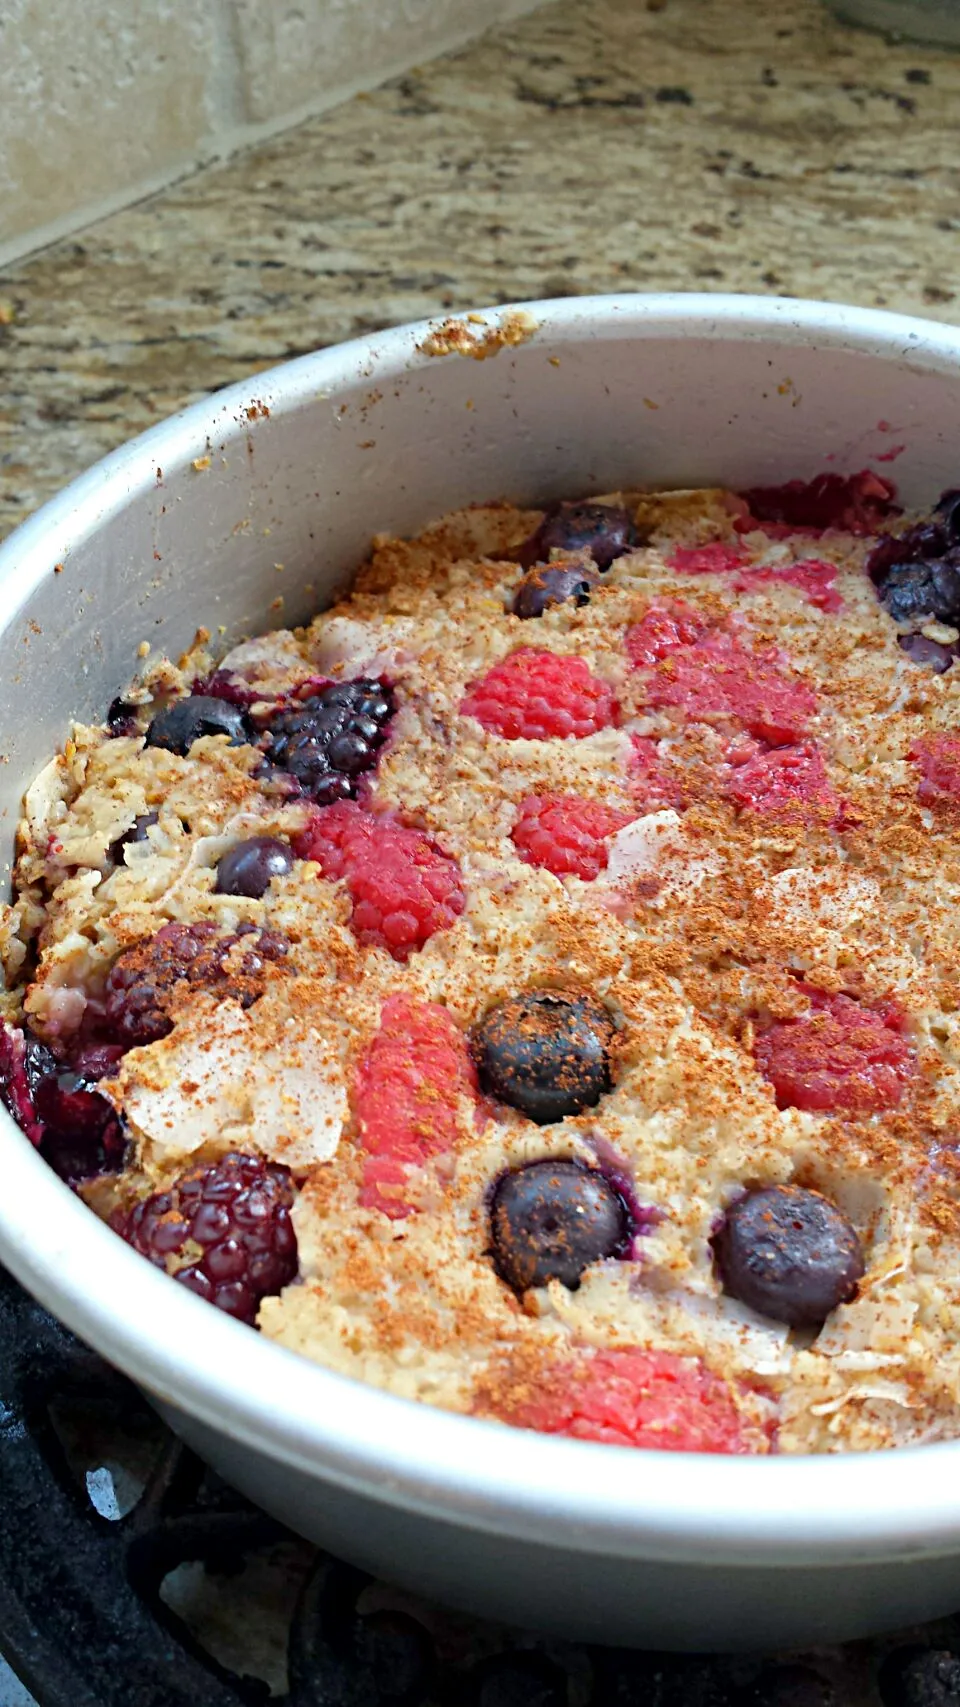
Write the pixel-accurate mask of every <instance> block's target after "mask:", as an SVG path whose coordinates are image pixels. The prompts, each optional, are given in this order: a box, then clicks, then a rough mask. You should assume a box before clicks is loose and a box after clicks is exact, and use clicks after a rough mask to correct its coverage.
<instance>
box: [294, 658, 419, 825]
mask: <svg viewBox="0 0 960 1707" xmlns="http://www.w3.org/2000/svg"><path fill="white" fill-rule="evenodd" d="M395 710H396V704H395V701H394V696H393V691H392V689H390V688H389V687H386V686H385V685H384V683H383V682H379V681H374V680H372V679H370V678H369V677H365V676H361V677H359V678H358V679H357V680H356V681H352V682H331V683H330V685H329V686H328V687H325V688H322V689H321V690H320V692H319V693H316V694H311V696H310V698H309V699H306V700H304V701H303V703H302V705H299V706H297V707H296V709H295V710H285V711H280V712H278V713H277V714H276V715H275V716H274V717H273V718H271V720H270V723H269V724H268V726H267V733H268V739H267V745H266V748H265V754H266V758H267V761H268V763H269V764H271V765H274V766H276V767H277V768H278V769H280V770H285V771H289V773H290V775H291V776H293V777H295V778H296V780H297V782H298V783H299V784H300V787H301V789H302V790H303V792H304V794H307V795H309V796H310V798H311V799H312V800H316V801H317V803H318V805H320V806H329V805H331V804H332V803H333V801H335V800H352V799H353V797H354V796H355V794H356V792H357V785H356V780H355V779H356V778H357V777H358V776H359V775H360V774H361V772H363V771H368V770H370V769H371V767H372V766H373V765H374V764H375V763H376V755H377V750H378V748H380V747H382V746H383V743H384V741H385V739H386V731H387V725H388V724H389V722H390V719H391V717H392V716H393V714H394V711H395Z"/></svg>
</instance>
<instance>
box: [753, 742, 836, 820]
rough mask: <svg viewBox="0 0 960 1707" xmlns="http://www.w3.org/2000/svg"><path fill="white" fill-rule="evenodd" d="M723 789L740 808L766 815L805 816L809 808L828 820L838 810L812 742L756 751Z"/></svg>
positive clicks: (833, 816) (831, 786) (829, 783)
mask: <svg viewBox="0 0 960 1707" xmlns="http://www.w3.org/2000/svg"><path fill="white" fill-rule="evenodd" d="M726 792H727V794H728V795H729V796H730V798H731V800H733V801H734V803H735V804H736V805H737V806H738V807H740V809H741V810H742V811H750V812H757V813H759V814H760V815H761V816H763V817H767V818H784V817H792V818H798V817H807V816H808V815H809V809H810V808H811V807H814V808H816V809H817V812H818V814H820V813H822V814H829V816H830V817H831V819H836V818H837V816H838V814H839V812H840V799H839V796H838V795H837V792H836V790H835V789H834V787H833V784H832V783H831V781H830V778H829V777H828V775H827V770H826V766H825V765H824V762H823V754H822V753H821V752H820V749H819V747H818V746H817V745H816V743H815V742H813V741H803V742H801V743H800V745H799V746H797V747H777V748H774V750H773V752H759V753H755V754H754V755H753V757H752V758H749V759H747V761H746V763H745V764H742V765H738V766H737V767H736V769H735V770H734V771H733V772H732V774H731V776H730V780H729V782H728V783H727V785H726Z"/></svg>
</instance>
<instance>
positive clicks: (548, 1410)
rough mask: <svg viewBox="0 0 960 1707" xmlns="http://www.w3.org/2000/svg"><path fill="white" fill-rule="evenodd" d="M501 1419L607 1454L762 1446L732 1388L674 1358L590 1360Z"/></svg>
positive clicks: (566, 1367) (655, 1354) (567, 1368)
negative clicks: (626, 1449)
mask: <svg viewBox="0 0 960 1707" xmlns="http://www.w3.org/2000/svg"><path fill="white" fill-rule="evenodd" d="M521 1393H522V1397H521V1396H520V1394H521ZM500 1414H501V1415H503V1416H504V1420H505V1421H506V1422H511V1423H514V1424H515V1425H516V1426H518V1427H520V1428H534V1429H538V1430H540V1431H541V1432H542V1433H544V1434H565V1435H570V1436H572V1437H573V1438H574V1439H575V1440H597V1441H601V1442H603V1443H604V1444H606V1445H608V1446H637V1447H653V1448H655V1449H659V1450H661V1451H664V1452H753V1451H756V1450H757V1445H758V1443H757V1441H756V1440H754V1439H753V1438H751V1437H750V1434H749V1433H748V1430H747V1429H746V1428H745V1426H744V1423H743V1421H742V1419H741V1417H740V1415H739V1412H738V1410H737V1407H736V1404H735V1402H734V1398H733V1393H732V1390H731V1388H730V1387H729V1386H728V1385H727V1383H726V1381H724V1380H722V1379H721V1378H720V1376H718V1375H714V1373H713V1371H712V1370H710V1369H707V1368H706V1367H705V1366H704V1364H702V1363H700V1362H699V1361H698V1360H697V1359H695V1358H686V1357H678V1356H677V1355H676V1354H675V1353H673V1352H669V1351H643V1350H640V1349H633V1348H630V1349H626V1348H624V1349H620V1350H616V1351H597V1352H593V1353H592V1354H586V1355H584V1356H583V1357H582V1358H581V1359H580V1360H579V1361H578V1362H577V1363H573V1362H568V1363H565V1364H563V1365H561V1366H560V1367H559V1368H558V1369H557V1370H556V1371H555V1372H554V1374H553V1376H552V1378H551V1377H549V1376H548V1377H547V1379H546V1380H545V1381H544V1382H542V1384H541V1386H540V1389H539V1391H538V1392H537V1393H536V1394H535V1395H533V1394H531V1389H530V1386H529V1383H523V1384H521V1385H520V1388H519V1391H518V1395H517V1397H516V1399H514V1398H513V1396H512V1395H511V1396H510V1398H509V1399H508V1400H507V1401H506V1403H505V1404H503V1405H502V1406H501V1408H500Z"/></svg>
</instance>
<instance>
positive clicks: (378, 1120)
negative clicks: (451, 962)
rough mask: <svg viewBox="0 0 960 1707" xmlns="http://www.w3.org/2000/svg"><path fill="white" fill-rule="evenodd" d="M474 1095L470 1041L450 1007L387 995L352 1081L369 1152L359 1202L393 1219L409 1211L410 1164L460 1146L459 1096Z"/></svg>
mask: <svg viewBox="0 0 960 1707" xmlns="http://www.w3.org/2000/svg"><path fill="white" fill-rule="evenodd" d="M476 1094H477V1074H476V1069H475V1067H474V1065H473V1062H472V1060H471V1059H470V1054H469V1051H468V1049H467V1045H466V1040H465V1038H464V1036H463V1033H462V1032H461V1031H460V1030H459V1028H458V1027H457V1026H456V1025H455V1024H454V1021H453V1020H452V1019H451V1017H450V1015H449V1014H448V1012H447V1010H446V1008H443V1007H440V1006H439V1004H438V1003H436V1002H419V1001H416V1000H414V998H413V997H411V996H388V997H387V1000H386V1001H385V1002H384V1004H383V1011H382V1013H381V1016H380V1030H379V1031H378V1032H377V1035H376V1037H375V1038H374V1039H373V1041H372V1043H371V1044H370V1045H369V1046H368V1048H367V1051H366V1053H365V1055H364V1056H363V1059H362V1060H361V1062H360V1065H359V1067H358V1069H357V1077H356V1083H355V1086H354V1095H353V1107H354V1114H355V1116H356V1120H357V1126H358V1130H359V1142H360V1144H361V1146H362V1147H363V1149H364V1150H366V1151H367V1160H366V1162H365V1165H364V1175H363V1189H362V1191H361V1194H360V1201H361V1203H363V1204H364V1205H365V1206H366V1207H367V1208H373V1209H380V1210H382V1211H383V1213H384V1214H385V1215H389V1216H390V1217H391V1219H394V1220H396V1219H399V1218H401V1217H402V1216H404V1215H409V1214H410V1213H411V1212H412V1208H411V1205H410V1204H409V1203H408V1202H407V1201H406V1198H405V1196H404V1191H405V1188H407V1186H408V1184H409V1175H410V1172H411V1170H412V1169H416V1168H419V1167H422V1166H423V1164H424V1162H426V1161H428V1160H429V1159H430V1157H431V1156H438V1155H441V1154H443V1153H444V1152H445V1151H447V1150H452V1149H453V1148H454V1146H455V1145H456V1143H457V1140H458V1137H459V1135H460V1131H461V1125H462V1121H461V1115H460V1104H461V1101H462V1099H463V1098H464V1097H467V1098H470V1099H473V1098H475V1097H476Z"/></svg>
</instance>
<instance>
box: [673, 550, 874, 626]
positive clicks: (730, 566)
mask: <svg viewBox="0 0 960 1707" xmlns="http://www.w3.org/2000/svg"><path fill="white" fill-rule="evenodd" d="M667 562H668V565H669V567H670V568H671V569H675V570H676V571H677V572H678V573H679V574H681V575H705V574H710V575H721V574H724V573H725V572H727V571H731V572H733V583H732V584H733V586H734V588H735V589H736V591H737V592H738V593H751V592H753V590H754V588H756V587H762V586H765V585H767V584H769V583H770V582H775V581H780V582H783V583H784V584H785V585H787V586H790V587H797V588H799V590H800V592H801V593H803V595H804V597H805V598H806V599H807V600H808V601H809V603H810V604H812V605H816V606H817V609H818V610H825V611H838V610H842V609H843V600H842V599H841V597H840V595H839V593H838V592H837V591H836V590H835V588H834V582H835V580H836V578H837V566H836V564H835V563H825V562H823V561H822V560H821V559H820V558H819V557H807V558H804V560H803V561H802V562H801V563H786V564H782V565H778V566H774V565H772V564H770V565H768V564H757V565H751V564H749V563H748V562H747V561H746V559H745V557H744V555H743V552H742V551H741V550H740V548H739V546H736V545H724V544H723V543H722V541H719V540H717V541H715V542H714V543H713V544H711V545H699V546H693V547H692V548H683V547H681V548H680V549H679V550H677V551H675V552H674V553H673V556H672V557H670V558H668V559H667Z"/></svg>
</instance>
